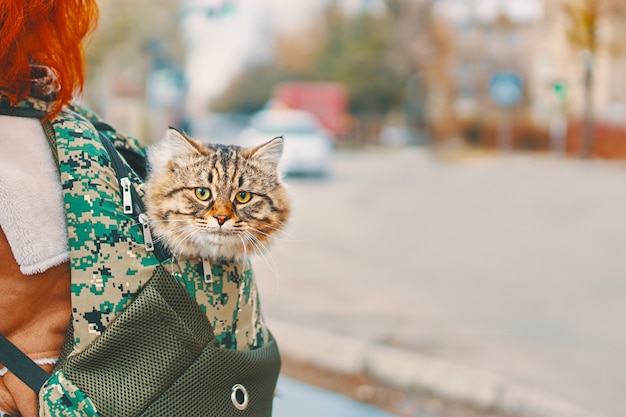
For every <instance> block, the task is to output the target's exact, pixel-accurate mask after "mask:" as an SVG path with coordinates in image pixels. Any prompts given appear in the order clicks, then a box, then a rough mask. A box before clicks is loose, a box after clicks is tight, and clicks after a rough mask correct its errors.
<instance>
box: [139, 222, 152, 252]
mask: <svg viewBox="0 0 626 417" xmlns="http://www.w3.org/2000/svg"><path fill="white" fill-rule="evenodd" d="M139 223H141V227H142V230H143V244H144V246H145V247H146V251H147V252H152V251H153V250H154V242H153V241H152V232H150V220H149V219H148V216H147V215H146V214H145V213H141V214H140V215H139Z"/></svg>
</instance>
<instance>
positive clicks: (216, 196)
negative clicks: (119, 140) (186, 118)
mask: <svg viewBox="0 0 626 417" xmlns="http://www.w3.org/2000/svg"><path fill="white" fill-rule="evenodd" d="M282 151H283V138H282V137H277V138H274V139H272V140H271V141H269V142H267V143H265V144H263V145H260V146H257V147H253V148H242V147H239V146H235V145H217V144H203V143H200V142H197V141H195V140H193V139H192V138H190V137H188V136H187V135H185V134H183V133H181V132H179V131H177V130H175V129H169V130H168V131H167V133H166V135H165V137H164V138H163V139H162V140H161V141H160V142H159V143H157V144H156V145H154V146H153V147H151V148H150V149H149V151H148V161H149V166H150V172H149V174H148V179H147V181H146V208H147V214H148V217H149V219H150V226H151V230H152V233H153V234H154V235H155V236H156V238H157V239H160V240H162V242H163V243H164V244H165V245H166V246H168V247H169V249H170V250H171V252H172V254H173V255H174V256H177V257H190V258H193V257H199V258H203V259H207V258H212V259H224V260H242V259H243V258H245V257H246V256H247V255H248V254H251V253H254V252H260V251H266V250H267V246H268V244H269V243H270V241H271V238H272V237H274V236H275V235H276V234H277V233H278V232H279V231H280V230H281V229H282V228H283V226H284V225H285V222H286V221H287V218H288V217H289V213H290V206H289V201H288V199H287V195H286V192H285V188H284V186H283V185H282V183H281V181H280V175H279V173H278V169H277V168H278V162H279V160H280V157H281V155H282Z"/></svg>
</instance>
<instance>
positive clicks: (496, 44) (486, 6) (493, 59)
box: [434, 0, 626, 131]
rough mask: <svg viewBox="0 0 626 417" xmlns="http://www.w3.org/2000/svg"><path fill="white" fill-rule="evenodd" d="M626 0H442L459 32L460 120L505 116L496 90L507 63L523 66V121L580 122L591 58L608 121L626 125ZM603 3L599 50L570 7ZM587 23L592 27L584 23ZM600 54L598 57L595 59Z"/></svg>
mask: <svg viewBox="0 0 626 417" xmlns="http://www.w3.org/2000/svg"><path fill="white" fill-rule="evenodd" d="M622 3H626V2H623V1H619V0H595V1H589V0H525V1H519V0H438V1H437V2H436V7H435V9H434V11H435V13H436V15H437V16H438V17H439V18H442V19H443V20H444V21H445V22H447V23H448V24H449V25H450V27H451V28H452V29H453V33H454V49H455V50H454V53H453V54H452V61H451V66H450V68H449V71H450V74H451V77H452V78H453V80H454V83H455V87H456V92H457V94H456V99H455V102H454V105H453V108H454V112H455V115H456V117H457V120H459V122H460V123H461V125H463V123H464V122H466V121H472V122H476V121H477V120H478V121H479V122H480V123H483V124H489V123H490V122H494V121H495V120H497V119H498V118H499V117H501V112H502V109H501V108H499V107H498V106H497V105H496V104H495V103H494V101H493V100H492V98H491V97H490V95H489V87H490V82H491V80H492V79H493V75H494V74H495V73H497V72H499V71H513V72H515V73H518V74H519V76H520V78H521V80H522V82H523V97H522V100H521V101H520V102H519V103H518V104H517V105H516V106H515V107H514V108H513V109H512V110H511V111H512V112H513V113H514V114H515V118H516V120H517V121H518V123H521V122H523V123H527V124H528V123H530V124H533V125H535V126H536V128H537V129H544V130H545V131H549V130H550V128H551V127H552V126H553V125H554V121H555V120H558V119H560V118H563V117H565V118H567V119H568V120H569V122H570V124H571V125H573V124H576V123H577V122H579V121H580V120H581V119H582V118H583V117H584V113H585V110H586V108H587V107H586V103H585V90H586V87H587V86H586V85H585V66H593V68H592V75H593V78H592V83H591V86H592V90H591V91H592V100H591V103H592V106H591V108H592V109H593V113H594V115H595V120H596V122H597V123H598V125H600V126H610V127H619V128H621V127H625V128H626V78H625V77H624V76H623V74H624V73H625V72H624V70H626V55H625V54H624V50H625V49H624V45H623V42H624V41H623V39H626V38H625V37H624V36H623V35H624V34H626V33H625V30H626V20H624V19H623V17H624V12H626V9H625V7H626V4H624V5H622ZM589 5H591V7H594V8H595V11H596V12H597V16H595V21H594V22H593V23H594V24H595V25H596V29H595V31H594V34H595V36H596V39H597V43H596V45H595V50H593V51H587V52H584V50H583V49H584V48H582V47H581V45H580V44H577V43H576V40H575V39H573V36H572V24H573V20H572V16H571V14H568V13H569V12H568V10H569V9H568V7H572V6H573V7H574V8H577V7H584V6H589ZM574 10H578V9H574ZM578 30H584V28H578ZM590 58H592V59H590Z"/></svg>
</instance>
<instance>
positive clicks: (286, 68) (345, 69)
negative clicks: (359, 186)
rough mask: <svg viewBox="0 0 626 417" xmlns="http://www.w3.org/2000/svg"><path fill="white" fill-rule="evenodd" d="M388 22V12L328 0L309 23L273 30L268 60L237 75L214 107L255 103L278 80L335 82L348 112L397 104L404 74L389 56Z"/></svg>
mask: <svg viewBox="0 0 626 417" xmlns="http://www.w3.org/2000/svg"><path fill="white" fill-rule="evenodd" d="M392 23H393V22H392V20H391V17H390V15H389V14H388V13H385V14H372V13H369V12H367V11H363V12H360V13H356V14H346V13H345V12H344V11H343V9H342V8H341V7H340V5H339V3H331V4H330V5H329V6H328V7H327V8H326V9H325V11H324V13H323V14H322V16H320V18H319V20H318V21H317V22H315V23H314V24H313V25H312V26H311V27H309V28H305V29H303V30H302V31H301V32H299V33H295V34H294V33H290V34H289V35H281V34H277V35H276V39H275V51H274V52H275V53H274V57H273V59H272V60H271V61H269V62H265V63H262V64H257V65H254V66H250V67H248V68H247V69H246V70H245V71H244V73H243V74H240V75H239V76H237V77H236V78H235V79H234V81H233V82H232V83H231V84H230V85H229V86H228V88H227V89H226V90H225V92H224V94H222V96H221V97H219V98H218V99H216V100H215V101H214V103H213V109H214V110H215V109H220V110H222V111H250V110H252V109H255V108H258V107H259V105H260V104H261V102H263V103H265V101H267V100H268V99H269V98H270V94H271V90H272V88H273V86H274V85H275V84H276V83H278V82H280V81H287V80H299V81H335V82H340V83H343V84H344V85H345V86H346V88H347V89H348V93H349V95H350V110H351V111H352V112H354V113H378V114H386V113H387V112H388V111H390V110H391V109H393V108H396V107H398V106H400V105H401V103H402V94H403V89H404V83H405V80H406V78H407V75H406V74H403V73H401V72H400V71H398V68H397V66H395V65H394V63H393V62H392V60H391V59H390V55H389V50H390V48H391V47H392V46H393V42H394V37H393V31H390V30H389V27H391V26H392ZM298 45H300V47H297V46H298ZM303 45H304V46H303ZM262 96H263V97H264V100H261V98H262Z"/></svg>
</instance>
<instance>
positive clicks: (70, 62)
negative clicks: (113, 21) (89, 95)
mask: <svg viewBox="0 0 626 417" xmlns="http://www.w3.org/2000/svg"><path fill="white" fill-rule="evenodd" d="M97 19H98V6H97V4H96V0H2V1H0V92H1V93H2V94H3V95H5V96H7V97H8V98H9V99H10V100H11V101H12V102H13V103H16V102H18V101H20V100H22V99H24V98H25V97H26V96H28V94H29V93H30V92H31V83H32V78H33V74H32V71H33V70H32V68H31V65H40V66H44V67H47V68H48V69H49V70H50V71H51V73H52V75H53V77H54V78H55V79H56V83H57V84H58V85H57V91H56V100H55V105H54V106H53V111H54V112H56V111H58V110H60V108H61V107H62V106H63V105H65V104H67V103H68V102H69V101H70V100H71V99H72V96H73V94H74V93H75V92H77V91H81V90H82V88H83V84H84V81H85V62H84V61H85V60H84V50H83V45H82V41H83V38H84V37H85V36H86V35H87V34H88V33H89V32H90V31H92V30H93V29H94V28H95V26H96V23H97Z"/></svg>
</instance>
